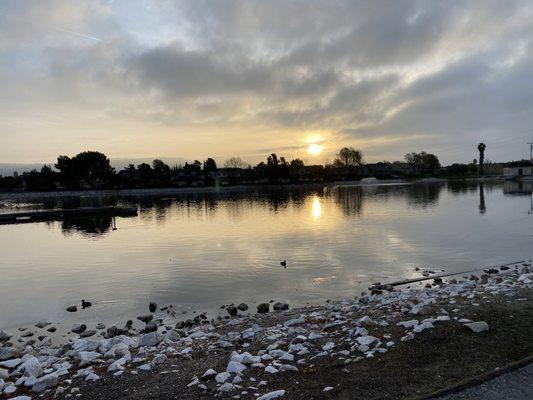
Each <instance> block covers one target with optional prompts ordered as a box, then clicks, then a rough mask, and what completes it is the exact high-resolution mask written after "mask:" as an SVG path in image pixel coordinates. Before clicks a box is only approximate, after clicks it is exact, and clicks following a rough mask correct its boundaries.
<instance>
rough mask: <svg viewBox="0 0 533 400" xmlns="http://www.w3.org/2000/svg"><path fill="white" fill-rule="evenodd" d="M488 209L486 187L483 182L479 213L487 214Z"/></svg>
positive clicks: (480, 191) (480, 184) (480, 188)
mask: <svg viewBox="0 0 533 400" xmlns="http://www.w3.org/2000/svg"><path fill="white" fill-rule="evenodd" d="M486 212H487V207H486V205H485V185H483V183H482V182H480V183H479V213H480V214H485V213H486Z"/></svg>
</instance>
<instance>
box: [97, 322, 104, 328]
mask: <svg viewBox="0 0 533 400" xmlns="http://www.w3.org/2000/svg"><path fill="white" fill-rule="evenodd" d="M96 329H105V325H104V324H103V323H101V322H99V323H98V324H96Z"/></svg>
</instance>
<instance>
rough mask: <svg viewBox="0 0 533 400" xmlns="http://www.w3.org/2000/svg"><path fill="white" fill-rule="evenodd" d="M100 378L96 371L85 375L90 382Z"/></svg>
mask: <svg viewBox="0 0 533 400" xmlns="http://www.w3.org/2000/svg"><path fill="white" fill-rule="evenodd" d="M98 379H100V377H99V376H98V375H96V374H95V373H94V372H91V373H90V374H89V375H87V376H86V377H85V380H86V381H89V382H95V381H97V380H98Z"/></svg>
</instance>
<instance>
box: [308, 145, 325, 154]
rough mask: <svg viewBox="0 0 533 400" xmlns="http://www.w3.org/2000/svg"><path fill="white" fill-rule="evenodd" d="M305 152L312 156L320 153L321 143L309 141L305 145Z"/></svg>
mask: <svg viewBox="0 0 533 400" xmlns="http://www.w3.org/2000/svg"><path fill="white" fill-rule="evenodd" d="M307 153H309V154H310V155H312V156H316V155H319V154H320V153H322V145H320V144H317V143H311V144H310V145H309V146H307Z"/></svg>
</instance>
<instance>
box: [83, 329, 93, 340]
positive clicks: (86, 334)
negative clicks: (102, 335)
mask: <svg viewBox="0 0 533 400" xmlns="http://www.w3.org/2000/svg"><path fill="white" fill-rule="evenodd" d="M94 335H96V331H95V330H94V329H89V330H88V331H85V332H82V333H81V334H80V337H81V338H88V337H91V336H94Z"/></svg>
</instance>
